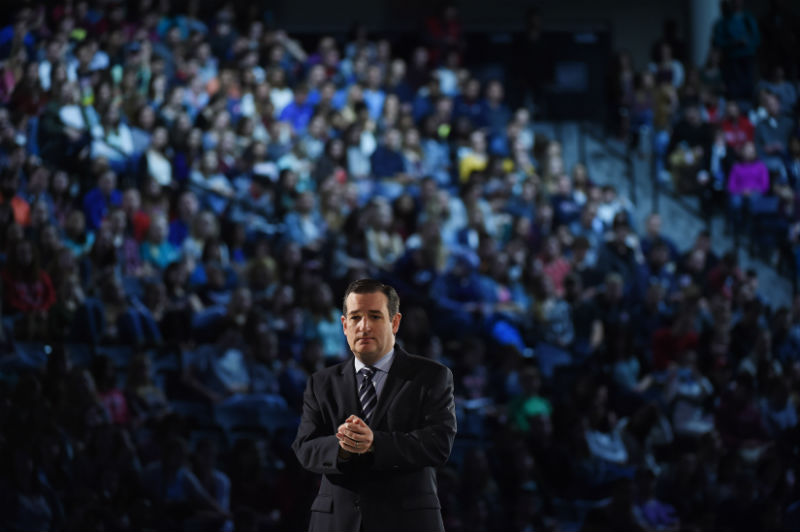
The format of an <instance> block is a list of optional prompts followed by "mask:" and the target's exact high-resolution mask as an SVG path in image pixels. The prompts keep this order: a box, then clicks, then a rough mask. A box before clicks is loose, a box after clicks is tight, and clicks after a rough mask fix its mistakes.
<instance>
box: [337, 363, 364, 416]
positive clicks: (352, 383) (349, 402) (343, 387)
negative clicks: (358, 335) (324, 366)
mask: <svg viewBox="0 0 800 532" xmlns="http://www.w3.org/2000/svg"><path fill="white" fill-rule="evenodd" d="M339 378H340V382H341V384H340V388H339V392H338V393H337V394H336V395H337V396H338V399H339V400H340V401H341V408H342V412H344V418H343V419H339V420H335V421H336V423H337V426H338V424H339V423H344V420H345V419H347V418H348V417H349V416H351V415H353V414H355V415H360V414H361V403H360V401H359V400H358V385H357V384H356V369H355V358H351V359H350V361H349V362H347V363H346V364H342V366H341V368H340V370H339Z"/></svg>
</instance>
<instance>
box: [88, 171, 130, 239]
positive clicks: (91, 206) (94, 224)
mask: <svg viewBox="0 0 800 532" xmlns="http://www.w3.org/2000/svg"><path fill="white" fill-rule="evenodd" d="M120 205H122V192H120V191H119V190H117V174H115V173H114V172H113V171H112V170H106V171H105V172H103V173H102V174H100V177H98V178H97V186H96V187H95V188H93V189H92V190H90V191H89V192H88V193H87V194H86V196H85V197H84V198H83V212H84V213H85V214H86V222H87V225H88V227H89V229H90V230H92V231H94V230H96V229H97V228H98V227H100V222H102V221H103V218H105V216H106V213H107V212H108V209H109V207H119V206H120Z"/></svg>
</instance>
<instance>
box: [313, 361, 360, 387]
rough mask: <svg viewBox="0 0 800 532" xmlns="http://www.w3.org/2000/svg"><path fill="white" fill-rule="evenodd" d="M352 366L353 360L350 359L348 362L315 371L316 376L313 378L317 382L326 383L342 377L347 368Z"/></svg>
mask: <svg viewBox="0 0 800 532" xmlns="http://www.w3.org/2000/svg"><path fill="white" fill-rule="evenodd" d="M352 364H353V361H352V358H348V359H347V360H344V361H342V362H339V363H338V364H334V365H332V366H328V367H326V368H323V369H320V370H318V371H315V372H314V374H313V375H311V378H312V379H314V380H315V381H316V382H325V381H327V380H329V379H331V378H333V377H335V376H337V375H341V374H342V373H343V372H344V371H345V369H346V367H347V366H348V365H350V366H352Z"/></svg>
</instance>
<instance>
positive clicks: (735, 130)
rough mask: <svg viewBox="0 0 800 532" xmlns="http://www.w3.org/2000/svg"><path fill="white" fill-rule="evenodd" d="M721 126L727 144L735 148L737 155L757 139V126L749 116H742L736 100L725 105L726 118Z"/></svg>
mask: <svg viewBox="0 0 800 532" xmlns="http://www.w3.org/2000/svg"><path fill="white" fill-rule="evenodd" d="M720 125H721V127H722V132H723V134H724V135H725V144H727V145H728V147H730V148H733V149H734V151H736V153H737V154H739V152H740V151H741V149H742V148H743V147H744V145H745V144H746V143H747V142H752V141H753V139H754V138H755V134H756V128H755V126H753V124H752V123H751V122H750V120H749V119H748V118H747V116H745V115H742V114H741V112H740V110H739V104H738V103H736V101H735V100H731V101H729V102H728V103H727V104H726V105H725V117H724V118H723V119H722V123H721V124H720Z"/></svg>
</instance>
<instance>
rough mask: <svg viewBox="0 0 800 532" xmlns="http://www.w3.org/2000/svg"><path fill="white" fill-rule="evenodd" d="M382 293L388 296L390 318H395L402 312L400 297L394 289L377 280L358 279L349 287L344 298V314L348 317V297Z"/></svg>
mask: <svg viewBox="0 0 800 532" xmlns="http://www.w3.org/2000/svg"><path fill="white" fill-rule="evenodd" d="M375 292H381V293H382V294H383V295H385V296H386V306H387V308H388V309H389V318H394V316H395V314H397V313H398V312H400V296H398V295H397V290H395V289H394V287H392V286H389V285H388V284H384V283H382V282H380V281H377V280H375V279H357V280H355V281H353V282H352V283H350V284H349V285H348V286H347V290H345V291H344V297H343V298H342V314H344V315H345V316H347V296H349V295H350V294H374V293H375Z"/></svg>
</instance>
